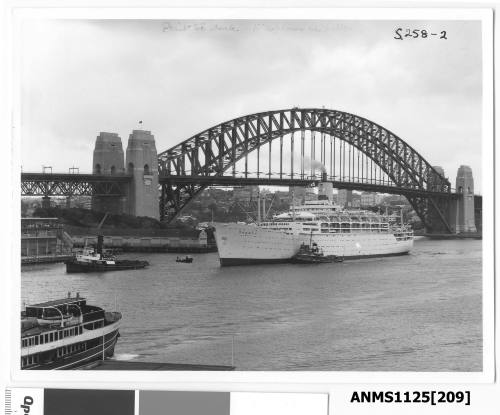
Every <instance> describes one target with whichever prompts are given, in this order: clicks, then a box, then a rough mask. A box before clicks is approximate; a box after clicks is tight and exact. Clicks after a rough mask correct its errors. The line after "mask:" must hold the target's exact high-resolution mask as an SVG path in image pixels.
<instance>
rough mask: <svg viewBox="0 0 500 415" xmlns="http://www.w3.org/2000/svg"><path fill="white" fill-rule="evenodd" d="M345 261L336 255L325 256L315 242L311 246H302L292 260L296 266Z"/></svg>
mask: <svg viewBox="0 0 500 415" xmlns="http://www.w3.org/2000/svg"><path fill="white" fill-rule="evenodd" d="M343 260H344V259H343V258H342V257H337V256H335V255H325V254H324V253H323V251H321V250H320V249H319V248H318V245H317V244H316V243H315V242H313V243H312V244H311V245H306V244H302V245H301V246H300V248H299V252H297V253H296V254H295V255H294V256H293V257H292V259H291V261H292V262H293V263H295V264H324V263H329V262H342V261H343Z"/></svg>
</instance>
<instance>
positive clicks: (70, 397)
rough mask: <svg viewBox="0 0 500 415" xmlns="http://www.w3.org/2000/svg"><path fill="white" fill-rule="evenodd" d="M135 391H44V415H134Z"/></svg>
mask: <svg viewBox="0 0 500 415" xmlns="http://www.w3.org/2000/svg"><path fill="white" fill-rule="evenodd" d="M134 396H135V391H133V390H132V391H129V390H126V391H125V390H92V389H45V392H44V405H43V407H44V411H43V412H44V415H69V414H71V415H134Z"/></svg>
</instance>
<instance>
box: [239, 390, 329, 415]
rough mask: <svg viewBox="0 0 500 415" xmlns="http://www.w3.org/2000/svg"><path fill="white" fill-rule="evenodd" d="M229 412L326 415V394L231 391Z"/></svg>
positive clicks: (253, 414)
mask: <svg viewBox="0 0 500 415" xmlns="http://www.w3.org/2000/svg"><path fill="white" fill-rule="evenodd" d="M230 414H231V415H255V414H259V415H328V394H326V393H268V392H231V403H230Z"/></svg>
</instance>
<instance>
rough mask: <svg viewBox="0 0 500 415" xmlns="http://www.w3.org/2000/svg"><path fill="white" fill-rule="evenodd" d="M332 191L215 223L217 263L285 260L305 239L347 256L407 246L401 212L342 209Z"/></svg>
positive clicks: (408, 233)
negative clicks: (267, 217)
mask: <svg viewBox="0 0 500 415" xmlns="http://www.w3.org/2000/svg"><path fill="white" fill-rule="evenodd" d="M326 184H329V183H326ZM320 189H321V188H320ZM331 196H333V195H332V194H331V193H330V197H328V194H320V195H319V197H318V200H311V201H306V202H304V204H302V205H298V206H295V205H294V206H292V207H291V208H290V210H289V211H288V212H285V213H282V214H279V215H276V216H274V217H273V220H271V221H265V222H260V223H251V224H246V223H216V224H215V239H216V242H217V248H218V252H219V260H220V265H221V266H228V265H248V264H255V263H276V262H289V261H290V260H291V258H292V257H294V256H295V255H296V254H297V253H298V252H299V250H300V247H301V246H302V245H303V244H306V245H310V244H312V243H314V244H316V245H317V247H318V249H320V250H321V251H322V252H323V253H324V255H326V256H335V257H340V258H344V259H346V260H347V259H358V258H370V257H382V256H391V255H404V254H407V253H409V252H410V250H411V249H412V247H413V230H412V229H411V227H410V226H409V225H407V224H404V223H403V221H402V218H401V220H400V221H399V223H398V218H397V217H395V216H393V215H382V214H377V213H374V212H370V211H366V210H345V209H342V208H341V207H340V206H338V205H335V204H333V203H332V202H331V198H332V197H331Z"/></svg>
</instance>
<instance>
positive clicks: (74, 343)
mask: <svg viewBox="0 0 500 415" xmlns="http://www.w3.org/2000/svg"><path fill="white" fill-rule="evenodd" d="M121 318H122V315H121V313H118V312H116V311H115V312H107V311H104V310H103V309H102V308H100V307H96V306H91V305H87V301H86V299H85V298H83V297H80V295H79V293H77V294H76V297H71V293H68V297H67V298H63V299H60V300H53V301H47V302H44V303H39V304H33V305H28V306H26V309H25V311H22V312H21V369H39V370H40V369H41V370H51V369H75V368H78V367H80V366H83V365H84V364H88V363H89V362H92V361H96V360H104V359H105V358H107V357H111V356H113V354H114V349H115V344H116V342H117V341H118V337H119V336H120V334H119V332H118V329H119V326H120V321H121Z"/></svg>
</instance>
